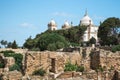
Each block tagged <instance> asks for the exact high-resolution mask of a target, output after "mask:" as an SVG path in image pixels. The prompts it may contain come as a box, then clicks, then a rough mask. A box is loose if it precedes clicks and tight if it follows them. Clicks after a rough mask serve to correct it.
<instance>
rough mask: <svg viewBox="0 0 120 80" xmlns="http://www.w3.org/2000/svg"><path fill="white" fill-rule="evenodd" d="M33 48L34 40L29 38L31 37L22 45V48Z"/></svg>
mask: <svg viewBox="0 0 120 80" xmlns="http://www.w3.org/2000/svg"><path fill="white" fill-rule="evenodd" d="M34 46H35V42H34V40H33V39H32V38H31V36H30V37H29V38H28V39H27V40H26V42H25V43H24V44H23V47H25V48H28V49H32V48H33V47H34Z"/></svg>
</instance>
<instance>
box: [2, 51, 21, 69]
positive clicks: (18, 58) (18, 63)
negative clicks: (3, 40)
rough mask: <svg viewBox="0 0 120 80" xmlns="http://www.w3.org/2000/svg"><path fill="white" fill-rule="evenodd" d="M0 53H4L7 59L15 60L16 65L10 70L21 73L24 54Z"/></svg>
mask: <svg viewBox="0 0 120 80" xmlns="http://www.w3.org/2000/svg"><path fill="white" fill-rule="evenodd" d="M0 53H3V54H4V56H5V57H13V58H14V59H15V64H14V65H13V66H11V67H10V70H18V71H20V70H21V69H22V59H23V55H22V54H18V53H15V52H13V51H1V52H0Z"/></svg>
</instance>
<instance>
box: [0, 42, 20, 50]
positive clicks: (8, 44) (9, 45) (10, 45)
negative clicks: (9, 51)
mask: <svg viewBox="0 0 120 80" xmlns="http://www.w3.org/2000/svg"><path fill="white" fill-rule="evenodd" d="M0 43H1V45H3V46H4V47H5V48H13V49H17V48H18V45H17V43H16V41H15V40H14V41H13V42H8V41H6V40H1V41H0Z"/></svg>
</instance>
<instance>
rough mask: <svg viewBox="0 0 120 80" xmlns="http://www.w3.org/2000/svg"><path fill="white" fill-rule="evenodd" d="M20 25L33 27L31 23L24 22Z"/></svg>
mask: <svg viewBox="0 0 120 80" xmlns="http://www.w3.org/2000/svg"><path fill="white" fill-rule="evenodd" d="M20 26H22V27H33V24H31V23H27V22H24V23H22V24H20Z"/></svg>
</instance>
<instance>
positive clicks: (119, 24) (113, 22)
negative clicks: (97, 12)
mask: <svg viewBox="0 0 120 80" xmlns="http://www.w3.org/2000/svg"><path fill="white" fill-rule="evenodd" d="M119 33H120V19H119V18H115V17H111V18H107V19H106V20H105V21H104V22H103V23H101V24H100V26H99V30H98V37H99V38H100V44H101V45H110V44H113V45H115V44H118V41H116V42H117V43H114V42H115V40H118V35H119ZM111 37H113V38H114V39H113V40H112V39H111ZM108 41H110V42H108Z"/></svg>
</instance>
